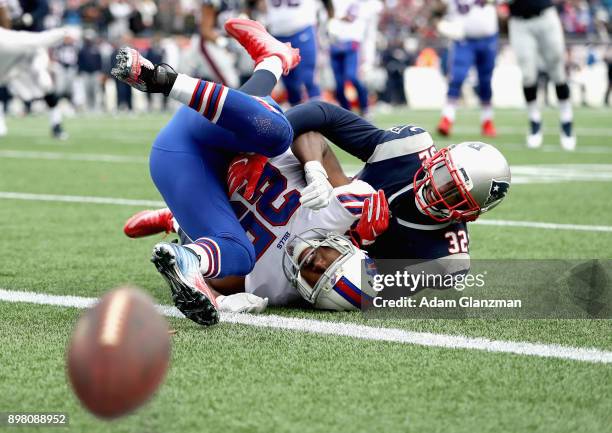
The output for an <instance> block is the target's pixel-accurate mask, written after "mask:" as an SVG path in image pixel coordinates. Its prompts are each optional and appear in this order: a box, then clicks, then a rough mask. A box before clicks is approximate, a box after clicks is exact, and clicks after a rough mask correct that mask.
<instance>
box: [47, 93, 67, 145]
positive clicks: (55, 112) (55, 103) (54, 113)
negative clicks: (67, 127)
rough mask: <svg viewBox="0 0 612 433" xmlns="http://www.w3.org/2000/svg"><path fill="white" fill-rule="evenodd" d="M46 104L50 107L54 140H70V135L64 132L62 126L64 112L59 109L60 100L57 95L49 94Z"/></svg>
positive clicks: (50, 120) (50, 121)
mask: <svg viewBox="0 0 612 433" xmlns="http://www.w3.org/2000/svg"><path fill="white" fill-rule="evenodd" d="M44 99H45V102H46V103H47V107H49V123H51V133H52V134H53V137H54V138H57V139H60V140H65V139H67V138H68V134H67V133H66V132H65V131H64V128H63V126H62V118H63V116H62V111H61V109H60V107H59V98H58V97H57V95H56V94H55V93H47V94H46V95H45V98H44Z"/></svg>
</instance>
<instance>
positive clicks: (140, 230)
mask: <svg viewBox="0 0 612 433" xmlns="http://www.w3.org/2000/svg"><path fill="white" fill-rule="evenodd" d="M162 232H166V233H172V232H174V223H173V216H172V212H170V209H168V208H164V209H157V210H143V211H140V212H138V213H137V214H136V215H133V216H131V217H130V219H128V220H127V221H126V222H125V225H124V226H123V233H125V235H126V236H127V237H130V238H142V237H145V236H151V235H156V234H158V233H162Z"/></svg>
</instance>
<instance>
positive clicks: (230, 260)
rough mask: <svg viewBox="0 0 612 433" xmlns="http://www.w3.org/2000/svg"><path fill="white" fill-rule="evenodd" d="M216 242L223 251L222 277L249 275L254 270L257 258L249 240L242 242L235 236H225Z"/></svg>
mask: <svg viewBox="0 0 612 433" xmlns="http://www.w3.org/2000/svg"><path fill="white" fill-rule="evenodd" d="M216 242H217V243H218V244H219V247H220V249H221V251H222V256H221V272H222V274H223V275H222V276H228V275H247V274H248V273H249V272H251V271H252V270H253V268H254V267H255V261H256V260H257V257H256V255H255V248H254V247H253V244H251V243H250V242H249V241H248V239H246V238H245V239H244V240H240V239H236V238H235V237H234V236H227V237H225V236H223V237H220V238H217V239H216ZM220 276H221V275H220Z"/></svg>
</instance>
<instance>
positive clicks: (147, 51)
mask: <svg viewBox="0 0 612 433" xmlns="http://www.w3.org/2000/svg"><path fill="white" fill-rule="evenodd" d="M206 1H209V2H211V4H213V5H216V7H217V8H218V17H217V18H216V19H217V20H218V21H220V22H221V23H222V22H223V21H224V15H223V14H224V12H225V6H226V3H228V0H204V2H206ZM262 1H263V0H262ZM280 1H282V0H280ZM289 1H291V0H289ZM361 1H362V2H367V3H368V5H369V6H368V7H369V11H370V12H371V16H372V17H373V18H374V24H373V32H372V34H371V35H369V36H368V37H366V38H365V40H364V43H363V47H362V56H361V60H360V66H359V74H360V76H361V79H362V81H363V83H364V85H365V86H366V87H367V88H368V90H369V92H370V102H373V101H379V102H383V103H387V104H392V105H399V104H406V103H408V102H409V101H407V98H406V96H405V92H404V87H405V83H404V73H405V71H406V69H407V68H409V67H411V66H429V67H432V66H434V67H439V68H440V69H441V70H442V72H443V73H445V72H446V70H447V68H448V66H447V57H448V47H449V41H448V40H446V39H444V38H442V37H440V35H439V34H438V32H437V30H436V27H435V25H434V24H432V20H431V16H432V10H431V9H432V5H433V4H434V3H435V1H428V0H385V1H384V2H382V1H380V0H361ZM4 3H5V4H6V6H5V9H6V16H7V18H8V20H9V21H10V25H11V27H12V28H13V29H17V30H30V31H42V30H44V29H50V28H55V27H59V26H72V27H75V28H77V29H78V32H76V33H75V34H74V35H73V36H67V37H66V38H65V39H64V41H63V43H62V44H61V45H59V46H57V47H55V48H53V49H52V51H51V53H50V54H51V60H52V62H51V68H52V73H53V77H54V82H55V86H56V93H57V94H58V96H59V97H60V98H63V99H64V100H66V101H68V102H69V105H70V106H71V107H72V108H74V109H75V110H76V111H83V112H90V111H93V112H96V111H100V110H104V111H115V110H127V111H131V110H133V109H134V103H133V94H132V89H131V88H130V87H129V86H127V85H124V84H122V83H118V82H115V81H114V80H113V79H112V78H110V77H109V76H108V71H109V70H110V68H111V67H112V59H113V57H114V54H115V51H116V50H117V49H118V48H119V47H121V46H124V45H131V46H134V47H136V48H138V49H139V50H141V52H142V53H143V54H144V55H145V57H147V58H149V59H150V60H151V61H152V62H153V63H161V62H165V63H168V64H170V65H173V66H176V67H177V70H178V71H179V72H184V73H188V74H191V75H195V76H201V77H202V78H208V79H212V80H215V81H218V77H215V76H214V75H213V76H210V75H211V74H210V73H209V71H207V68H205V67H202V65H201V62H199V61H197V60H196V59H197V58H198V56H200V49H199V44H200V38H201V37H202V38H203V37H204V36H201V35H202V32H203V27H202V25H201V21H202V1H201V0H116V1H110V0H99V1H92V0H5V1H4ZM236 4H239V6H237V7H236ZM555 4H556V8H557V10H558V12H559V15H560V18H561V22H562V24H563V28H564V30H565V32H566V38H567V41H568V49H567V59H566V61H567V65H568V72H569V73H570V77H571V76H572V73H573V72H576V71H579V70H581V69H583V68H588V67H590V66H592V65H594V64H606V65H607V68H608V79H609V80H610V79H612V49H611V48H610V36H609V33H610V32H611V31H612V25H611V22H612V20H611V19H610V17H611V15H612V0H590V1H586V0H568V1H557V2H555ZM233 6H234V10H233V12H232V15H231V16H235V15H236V9H240V13H247V12H248V14H249V15H250V16H251V17H252V18H254V19H258V20H260V21H263V22H265V20H266V18H265V11H264V8H262V7H260V6H261V5H259V4H258V2H254V3H253V2H252V1H251V2H249V3H247V4H242V3H240V0H234V2H233ZM506 9H507V6H504V5H503V4H502V5H501V6H499V7H498V11H499V14H500V15H501V16H503V15H504V13H507V11H506ZM228 16H230V15H229V14H228ZM318 16H319V26H318V30H317V32H318V34H317V40H318V45H319V53H318V55H317V56H318V57H317V65H318V70H317V75H318V82H319V84H320V86H321V90H322V97H323V98H325V99H334V87H335V82H334V79H333V78H334V77H333V74H332V68H331V67H330V60H329V43H328V41H327V40H328V30H327V27H326V25H325V21H326V14H325V8H324V7H323V4H321V5H320V11H319V13H318ZM0 24H1V23H0ZM217 31H219V32H221V30H219V26H217ZM501 35H502V38H504V36H507V28H506V27H505V26H504V24H503V21H502V25H501ZM214 43H215V45H216V46H218V47H220V48H221V49H223V50H225V51H228V52H229V53H230V58H231V62H232V63H233V65H232V68H234V69H235V70H236V73H237V78H238V81H239V82H237V83H229V84H234V85H238V84H240V81H243V80H245V79H246V78H247V77H248V75H249V73H250V71H251V68H252V63H251V61H250V59H248V58H246V56H245V55H244V53H243V52H241V50H240V49H238V48H237V47H234V46H233V45H232V41H231V40H228V39H227V38H224V37H223V36H222V35H221V36H219V37H215V40H214ZM506 45H507V44H502V49H501V51H502V52H503V50H504V47H505V46H506ZM544 79H545V77H544ZM347 86H348V91H349V96H350V95H351V93H350V92H351V91H352V92H353V96H352V98H351V99H354V100H356V99H358V98H357V97H356V96H355V95H354V94H355V89H352V87H351V85H350V83H349V84H348V85H347ZM608 88H609V89H608V92H607V94H606V96H605V103H606V105H609V103H610V86H609V84H608ZM275 97H276V98H277V99H279V100H281V101H282V100H283V99H286V95H285V93H284V92H283V90H282V89H280V90H279V92H278V94H276V95H275ZM11 98H12V95H11V94H10V92H9V91H8V90H7V88H6V87H0V103H3V104H4V105H5V108H8V107H9V106H10V105H9V103H10V101H11ZM355 105H357V102H355ZM24 107H25V110H26V111H28V110H30V104H29V103H28V102H25V103H24ZM153 108H155V109H162V110H164V109H167V108H168V103H167V101H166V100H165V98H163V97H162V96H161V95H147V100H146V106H145V109H153ZM7 111H8V110H7Z"/></svg>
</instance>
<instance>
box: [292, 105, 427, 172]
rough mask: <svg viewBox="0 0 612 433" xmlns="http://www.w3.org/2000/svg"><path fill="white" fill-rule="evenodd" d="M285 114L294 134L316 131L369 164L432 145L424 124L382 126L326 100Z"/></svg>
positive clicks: (418, 150)
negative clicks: (422, 125) (375, 124)
mask: <svg viewBox="0 0 612 433" xmlns="http://www.w3.org/2000/svg"><path fill="white" fill-rule="evenodd" d="M285 114H286V116H287V119H288V120H289V123H290V124H291V126H292V128H293V131H294V136H296V137H297V136H298V135H300V134H303V133H305V132H309V131H317V132H319V133H321V134H323V136H325V138H327V139H328V140H330V141H331V142H332V143H334V144H335V145H337V146H338V147H340V148H341V149H342V150H344V151H346V152H348V153H350V154H351V155H353V156H356V157H357V158H359V159H361V160H362V161H364V162H366V163H368V164H373V163H377V162H381V161H386V160H389V159H393V158H397V157H401V156H406V155H410V154H413V153H418V152H422V151H424V150H426V149H428V148H430V147H431V146H433V138H432V137H431V135H430V134H429V133H428V132H427V131H425V130H424V129H423V128H419V127H418V126H412V125H404V126H396V127H393V128H390V129H388V130H384V129H379V128H377V127H376V126H374V125H372V124H371V123H370V122H368V121H367V120H365V119H363V118H362V117H359V116H358V115H356V114H355V113H353V112H351V111H348V110H345V109H344V108H341V107H338V106H337V105H333V104H329V103H327V102H322V101H313V102H307V103H305V104H301V105H298V106H296V107H294V108H291V109H290V110H288V111H287V112H286V113H285Z"/></svg>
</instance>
